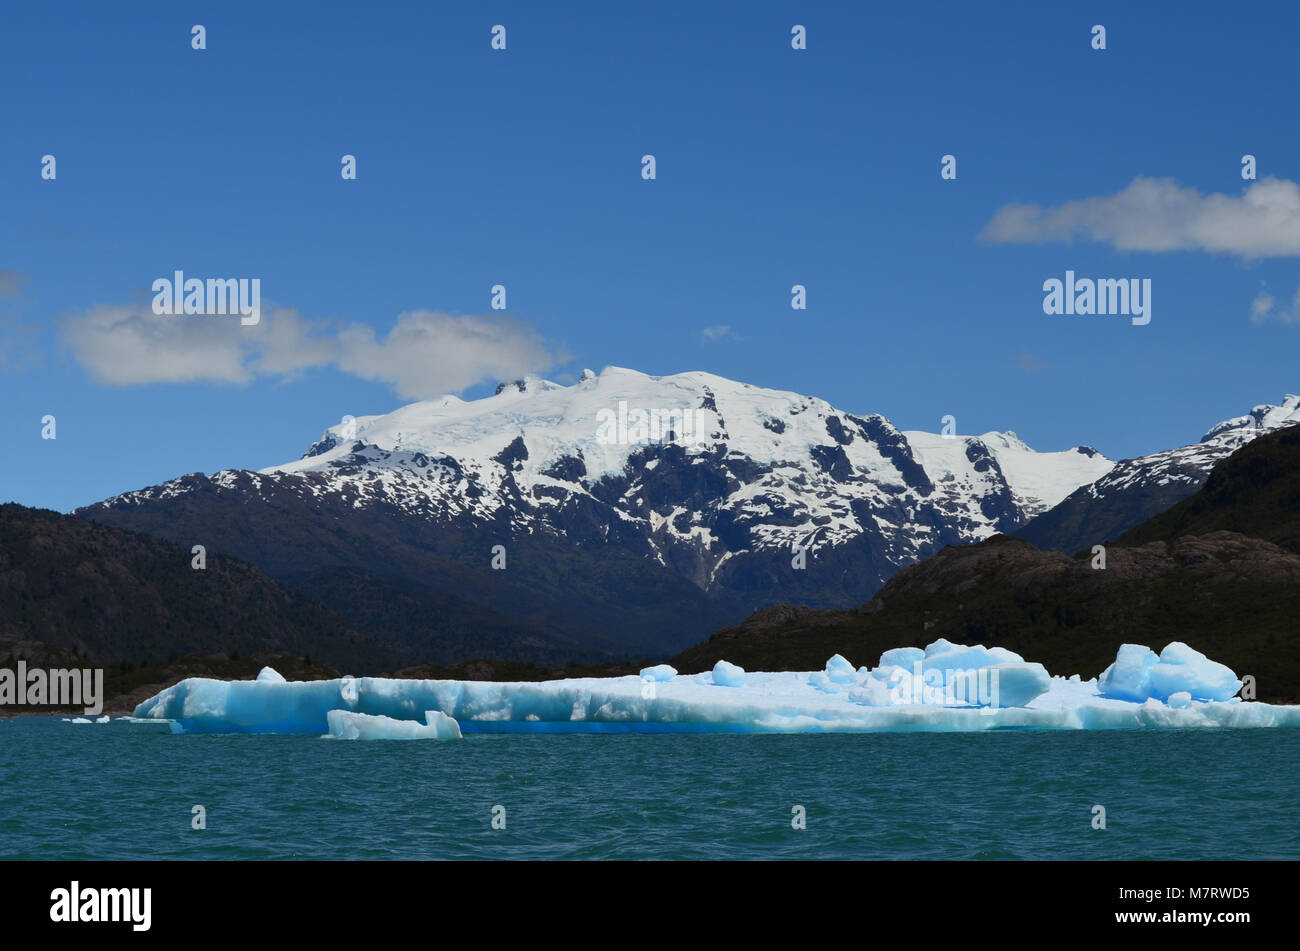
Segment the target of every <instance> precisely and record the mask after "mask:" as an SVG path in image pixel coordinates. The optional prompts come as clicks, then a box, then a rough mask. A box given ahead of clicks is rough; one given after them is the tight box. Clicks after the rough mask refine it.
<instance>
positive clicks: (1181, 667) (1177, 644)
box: [1149, 641, 1241, 700]
mask: <svg viewBox="0 0 1300 951" xmlns="http://www.w3.org/2000/svg"><path fill="white" fill-rule="evenodd" d="M1149 676H1150V682H1151V696H1153V697H1155V698H1156V699H1158V700H1164V699H1166V698H1168V697H1170V696H1172V695H1173V694H1175V693H1187V694H1188V695H1189V696H1191V698H1192V699H1193V700H1228V699H1229V698H1231V697H1232V696H1233V695H1234V694H1236V692H1237V691H1238V690H1240V689H1241V681H1240V680H1238V679H1237V675H1236V674H1235V673H1233V672H1232V670H1231V669H1230V668H1228V667H1226V666H1224V665H1223V664H1220V663H1218V662H1216V661H1212V660H1210V659H1209V658H1208V657H1206V656H1205V655H1204V654H1202V653H1201V652H1200V651H1198V650H1194V649H1193V648H1191V647H1188V646H1187V645H1186V644H1184V643H1182V642H1181V641H1172V642H1170V643H1169V644H1168V645H1166V646H1165V649H1164V650H1162V651H1161V652H1160V661H1159V663H1157V664H1155V665H1154V666H1153V667H1152V668H1151V670H1150V675H1149Z"/></svg>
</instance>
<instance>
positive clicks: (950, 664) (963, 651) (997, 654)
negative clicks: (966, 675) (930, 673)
mask: <svg viewBox="0 0 1300 951" xmlns="http://www.w3.org/2000/svg"><path fill="white" fill-rule="evenodd" d="M940 645H943V646H942V647H940ZM1024 662H1025V659H1024V658H1023V657H1021V656H1020V655H1019V654H1017V653H1015V652H1014V651H1009V650H1006V649H1004V648H1001V647H994V648H992V649H989V648H987V647H985V646H984V645H983V644H972V645H970V646H966V645H961V644H950V643H948V641H946V640H944V639H943V638H940V639H939V640H937V641H935V642H934V643H933V644H931V645H930V646H929V647H927V648H926V649H925V660H924V661H922V664H923V666H924V667H925V669H926V670H979V669H980V668H982V667H992V666H994V665H995V664H1023V663H1024Z"/></svg>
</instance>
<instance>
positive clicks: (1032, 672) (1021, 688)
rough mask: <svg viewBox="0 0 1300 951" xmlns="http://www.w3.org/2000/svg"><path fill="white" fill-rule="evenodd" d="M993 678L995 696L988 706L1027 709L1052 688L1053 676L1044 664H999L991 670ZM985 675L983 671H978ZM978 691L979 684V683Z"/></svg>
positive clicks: (982, 704)
mask: <svg viewBox="0 0 1300 951" xmlns="http://www.w3.org/2000/svg"><path fill="white" fill-rule="evenodd" d="M989 670H990V671H991V672H992V675H993V677H995V678H996V679H995V680H994V681H993V691H992V693H993V696H992V698H991V700H990V702H989V703H988V704H984V703H981V704H980V706H993V707H1027V706H1029V704H1030V703H1032V702H1033V701H1034V700H1036V699H1038V698H1039V697H1041V696H1042V695H1043V694H1045V693H1047V691H1048V690H1049V689H1050V688H1051V686H1052V678H1051V675H1050V674H1048V672H1047V668H1046V667H1044V666H1043V665H1042V664H1026V663H1024V662H1023V661H1022V662H1020V663H1009V664H998V665H997V666H995V667H991V668H989ZM977 673H983V671H977ZM976 686H977V689H978V686H979V685H978V683H977V685H976Z"/></svg>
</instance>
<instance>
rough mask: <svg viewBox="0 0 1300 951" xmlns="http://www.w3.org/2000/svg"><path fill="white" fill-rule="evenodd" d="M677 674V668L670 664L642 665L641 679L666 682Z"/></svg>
mask: <svg viewBox="0 0 1300 951" xmlns="http://www.w3.org/2000/svg"><path fill="white" fill-rule="evenodd" d="M676 676H677V668H675V667H670V666H669V665H668V664H657V665H655V666H654V667H642V668H641V679H642V680H652V681H654V682H656V683H661V684H665V683H667V682H668V681H670V680H672V679H673V678H674V677H676Z"/></svg>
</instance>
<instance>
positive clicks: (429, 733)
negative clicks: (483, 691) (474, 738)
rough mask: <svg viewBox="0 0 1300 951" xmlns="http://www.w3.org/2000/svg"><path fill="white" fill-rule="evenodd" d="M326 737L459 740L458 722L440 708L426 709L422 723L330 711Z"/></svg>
mask: <svg viewBox="0 0 1300 951" xmlns="http://www.w3.org/2000/svg"><path fill="white" fill-rule="evenodd" d="M326 718H327V720H328V722H329V728H330V731H329V734H328V735H329V736H331V737H334V738H336V739H340V740H459V739H460V738H461V736H460V724H459V723H457V722H456V721H455V720H454V719H452V718H451V717H449V716H447V714H445V713H443V712H442V711H441V710H429V711H427V712H426V713H425V714H424V719H425V722H424V723H418V722H416V721H415V720H394V719H393V718H392V717H386V716H382V715H373V716H372V715H371V714H367V713H353V712H352V711H351V710H331V711H329V713H328V714H326Z"/></svg>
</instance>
